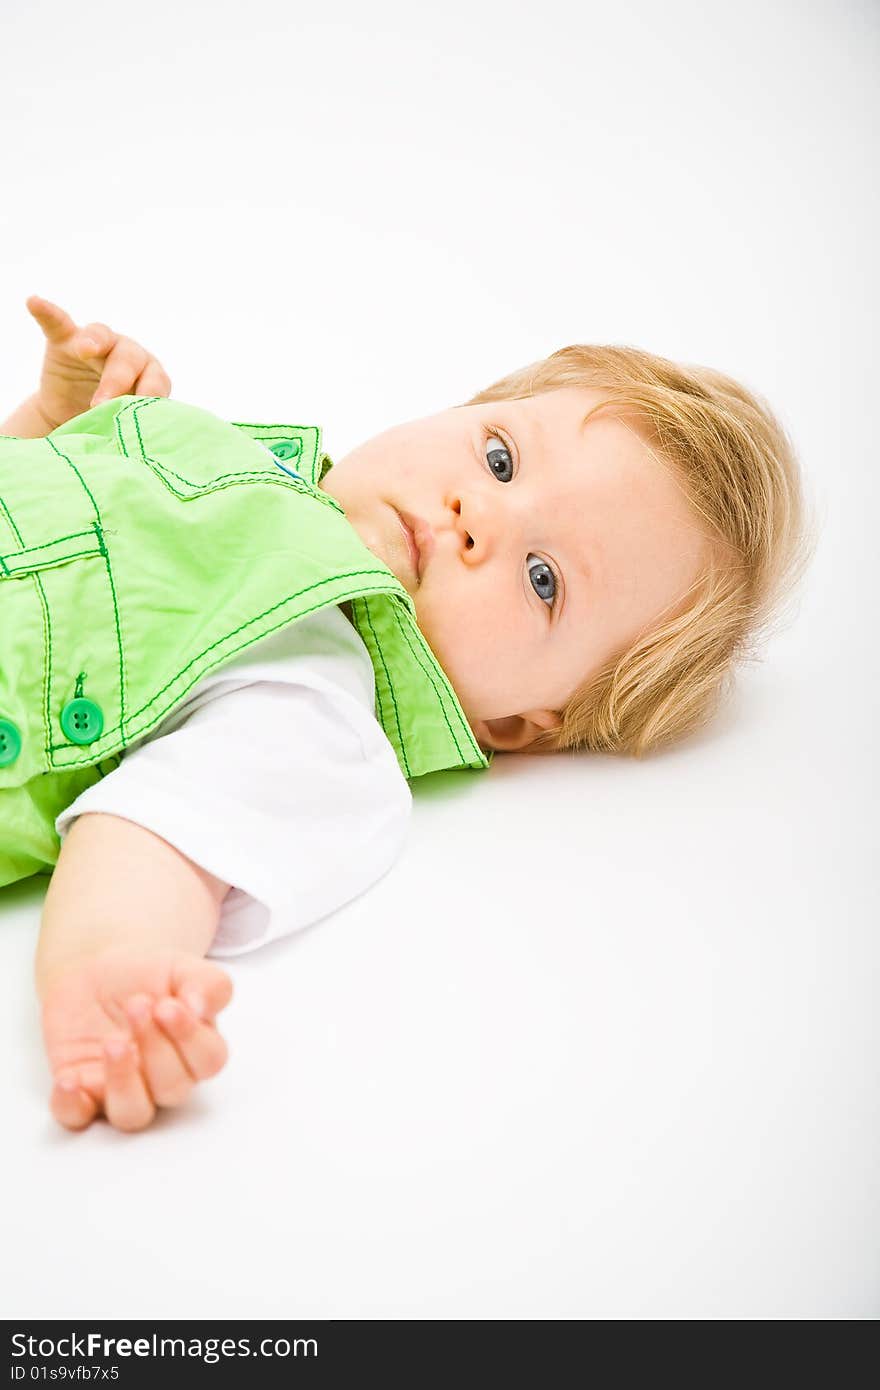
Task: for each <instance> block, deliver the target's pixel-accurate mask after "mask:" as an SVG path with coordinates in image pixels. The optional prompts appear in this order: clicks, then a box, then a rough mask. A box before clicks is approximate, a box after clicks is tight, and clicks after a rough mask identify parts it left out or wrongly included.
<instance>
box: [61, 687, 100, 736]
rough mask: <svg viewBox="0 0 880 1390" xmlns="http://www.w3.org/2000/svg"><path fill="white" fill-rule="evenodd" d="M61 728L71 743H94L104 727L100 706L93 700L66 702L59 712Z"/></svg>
mask: <svg viewBox="0 0 880 1390" xmlns="http://www.w3.org/2000/svg"><path fill="white" fill-rule="evenodd" d="M61 727H62V729H63V730H64V732H65V734H66V735H67V737H68V738H69V739H70V741H71V743H94V741H95V739H96V738H100V737H101V730H102V729H103V727H104V715H103V712H102V710H101V706H100V705H96V704H95V702H94V700H85V699H82V698H81V699H79V700H68V702H67V704H66V705H65V706H64V709H63V710H62V711H61Z"/></svg>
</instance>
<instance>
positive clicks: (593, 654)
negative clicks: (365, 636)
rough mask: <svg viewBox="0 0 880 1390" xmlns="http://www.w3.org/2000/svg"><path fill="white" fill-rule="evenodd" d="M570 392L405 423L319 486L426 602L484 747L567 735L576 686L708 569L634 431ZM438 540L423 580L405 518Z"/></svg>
mask: <svg viewBox="0 0 880 1390" xmlns="http://www.w3.org/2000/svg"><path fill="white" fill-rule="evenodd" d="M601 399H603V396H602V393H601V391H596V390H592V389H589V388H587V387H581V386H567V387H565V388H563V389H561V390H555V391H549V392H545V393H543V394H542V395H538V396H531V397H527V398H523V399H520V400H506V401H490V402H489V403H487V404H484V405H469V406H458V407H455V408H453V409H451V410H444V411H441V412H440V414H438V415H429V416H427V417H426V418H424V419H420V420H412V421H410V422H408V423H406V424H402V425H395V426H394V427H393V428H392V429H389V430H386V431H385V432H384V433H382V434H379V435H377V436H376V437H375V438H373V439H369V440H367V442H366V443H365V444H361V445H360V446H359V447H358V448H356V449H354V450H353V451H352V452H351V453H350V454H347V455H346V456H345V458H343V459H340V460H339V461H338V462H337V463H336V465H335V466H334V467H333V468H332V469H331V470H330V471H329V473H328V474H327V476H326V477H325V479H324V481H323V483H322V488H323V490H324V491H325V492H327V493H328V494H329V495H330V496H332V497H335V498H336V500H337V501H338V502H339V503H340V505H341V506H342V507H344V509H345V512H346V516H347V518H348V520H349V522H350V523H351V524H352V526H354V528H355V530H356V531H357V533H358V535H359V536H360V538H361V540H362V541H363V542H364V544H365V545H366V546H367V547H368V548H369V549H370V550H372V551H373V552H374V554H376V555H377V556H378V557H379V558H380V559H381V560H382V561H384V563H385V564H386V565H387V566H388V568H389V569H390V570H392V571H393V573H394V574H395V575H396V576H397V577H398V578H399V579H400V581H401V583H402V584H403V585H404V587H405V588H406V589H407V590H408V592H409V593H410V594H411V595H412V598H413V600H414V603H415V607H416V616H417V618H418V623H419V627H420V628H421V631H422V633H423V635H424V637H425V640H426V641H427V643H428V645H429V646H430V648H431V650H432V651H433V652H434V655H435V656H436V658H437V660H438V661H439V663H440V665H441V666H442V667H443V670H444V671H445V672H446V675H447V676H448V677H449V680H450V681H451V683H452V686H453V688H454V690H455V692H456V695H457V696H458V698H459V701H460V702H461V706H462V709H463V710H464V712H465V715H466V716H467V719H468V722H469V723H470V725H471V727H472V728H473V730H474V732H475V734H476V736H477V738H478V741H479V743H480V744H481V746H482V747H483V748H486V749H488V748H496V749H515V748H520V747H524V746H526V745H527V744H528V743H530V742H531V740H532V739H533V738H534V737H535V735H536V734H537V733H539V732H540V731H541V730H543V729H547V728H555V727H556V726H557V725H558V724H559V723H560V722H561V719H560V711H561V710H562V708H563V706H564V705H565V703H566V701H567V700H568V699H569V697H570V696H571V695H572V694H573V693H574V691H575V689H576V688H577V687H578V686H579V685H581V684H582V682H583V681H584V680H585V679H586V678H587V677H588V676H590V675H592V674H593V673H594V672H596V671H597V670H598V669H599V668H600V667H601V666H602V665H603V663H604V662H605V661H606V659H607V658H609V657H610V656H612V655H614V654H615V653H616V652H617V651H618V650H620V649H621V648H622V647H624V646H625V645H628V644H629V643H630V642H631V641H633V640H634V639H635V638H636V636H638V634H639V633H640V632H641V630H642V629H643V628H645V627H646V626H647V625H649V624H651V623H653V622H654V620H655V619H656V618H658V617H659V616H660V614H661V613H663V612H664V610H667V609H669V610H670V612H669V614H668V615H667V616H671V612H672V610H673V609H674V608H675V607H676V606H677V605H678V604H679V603H680V602H681V600H683V598H684V597H685V594H686V593H687V590H688V589H689V587H690V586H691V585H692V584H693V583H694V581H695V580H696V579H697V578H698V577H699V574H700V572H701V568H702V565H703V564H704V562H705V559H706V556H707V553H708V542H707V538H706V534H705V531H704V529H703V528H702V526H701V523H700V519H699V517H697V515H696V514H695V513H694V512H693V511H692V509H691V507H690V505H689V504H688V503H687V502H686V500H685V498H684V496H683V494H682V493H681V491H680V490H679V488H678V486H677V484H676V483H675V481H674V480H673V478H672V476H671V474H670V472H669V471H668V470H667V469H666V468H665V467H664V466H663V465H661V464H659V463H658V462H657V460H656V459H655V458H654V457H653V455H652V454H651V453H650V452H649V450H648V448H647V446H646V445H645V444H644V443H643V442H642V440H641V438H640V437H639V436H638V435H637V434H636V433H635V432H634V430H633V429H631V428H630V427H629V426H628V425H626V424H624V423H623V422H622V421H620V420H615V419H613V418H612V417H611V416H608V415H604V416H599V417H598V418H594V419H593V420H591V421H590V423H589V424H588V425H587V426H586V427H584V426H583V419H584V416H585V414H586V412H587V411H588V410H589V409H590V408H591V407H592V406H593V405H595V404H596V403H597V402H598V401H599V400H601ZM398 512H404V513H406V514H407V515H409V516H410V517H416V518H419V519H420V520H421V521H422V522H424V523H426V525H427V526H428V527H429V528H430V530H431V532H432V533H433V540H434V545H433V549H432V551H431V553H430V554H428V555H427V556H426V554H425V552H424V549H423V553H422V574H421V578H419V576H418V573H417V572H416V570H415V569H414V568H413V565H412V562H411V560H410V555H409V548H408V545H407V539H406V535H405V533H404V530H403V527H402V525H401V522H400V520H399V517H398Z"/></svg>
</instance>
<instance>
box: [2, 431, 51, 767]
mask: <svg viewBox="0 0 880 1390" xmlns="http://www.w3.org/2000/svg"><path fill="white" fill-rule="evenodd" d="M6 438H9V439H14V438H15V436H14V435H7V436H6ZM0 507H2V508H3V511H4V513H5V515H6V519H7V521H8V522H9V525H10V526H11V527H12V530H13V533H14V535H15V539H16V540H17V541H18V543H19V545H20V546H21V548H22V550H26V549H27V546H26V545H25V543H24V537H23V536H22V534H21V532H20V531H19V529H18V527H17V526H16V524H15V521H14V520H13V517H12V513H11V511H10V510H9V508H8V507H7V505H6V503H5V502H4V501H3V498H2V497H0ZM32 578H33V581H34V583H35V584H36V586H37V593H38V594H39V596H40V607H41V608H42V610H43V644H44V646H45V649H46V662H45V665H44V667H43V757H44V758H45V761H46V762H47V763H51V761H52V758H51V754H50V743H49V740H50V738H51V726H50V723H49V688H50V685H51V682H52V624H51V621H50V618H49V604H48V603H47V601H46V590H45V589H44V588H43V581H42V580H41V579H40V576H39V575H38V574H37V573H33V575H32Z"/></svg>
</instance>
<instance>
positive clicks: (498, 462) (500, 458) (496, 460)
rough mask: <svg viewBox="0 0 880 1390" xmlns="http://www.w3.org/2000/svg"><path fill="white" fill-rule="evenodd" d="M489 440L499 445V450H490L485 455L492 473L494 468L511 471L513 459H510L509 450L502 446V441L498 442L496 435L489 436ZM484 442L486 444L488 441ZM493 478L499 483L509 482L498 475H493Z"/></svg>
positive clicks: (508, 479)
mask: <svg viewBox="0 0 880 1390" xmlns="http://www.w3.org/2000/svg"><path fill="white" fill-rule="evenodd" d="M489 439H491V440H495V441H496V442H497V443H498V444H501V448H500V449H490V450H489V452H488V453H487V454H486V458H487V459H488V460H489V467H490V468H491V469H492V472H493V473H495V469H496V468H502V469H503V468H511V469H512V468H513V459H512V458H511V457H510V450H509V449H508V448H507V447H506V446H505V445H504V443H503V442H502V440H500V439H499V438H498V436H497V435H495V434H490V435H489ZM486 442H487V443H488V442H489V440H487V441H486ZM495 477H496V478H497V479H498V481H499V482H500V483H509V482H510V478H502V477H501V476H500V474H498V473H495Z"/></svg>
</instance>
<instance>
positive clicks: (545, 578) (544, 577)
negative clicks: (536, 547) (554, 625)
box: [526, 555, 556, 608]
mask: <svg viewBox="0 0 880 1390" xmlns="http://www.w3.org/2000/svg"><path fill="white" fill-rule="evenodd" d="M528 559H529V560H537V561H538V564H537V568H538V569H542V570H546V571H547V573H546V574H539V575H538V583H539V584H540V585H541V588H540V589H538V588H536V587H535V593H536V594H537V595H538V597H539V598H543V599H545V598H546V597H547V595H548V593H549V595H550V602H549V604H548V605H547V606H548V607H549V608H552V607H553V605H554V603H555V602H556V575H555V574H554V573H553V570H552V569H551V568H550V566H549V565H548V564H547V561H546V560H542V559H541V558H540V556H539V555H530V556H529V557H528ZM526 563H527V564H528V560H527V561H526ZM529 579H531V580H532V585H533V587H534V586H535V570H534V569H533V568H532V566H531V565H529ZM548 584H549V585H550V586H551V587H550V588H549V589H548V588H547V585H548Z"/></svg>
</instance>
